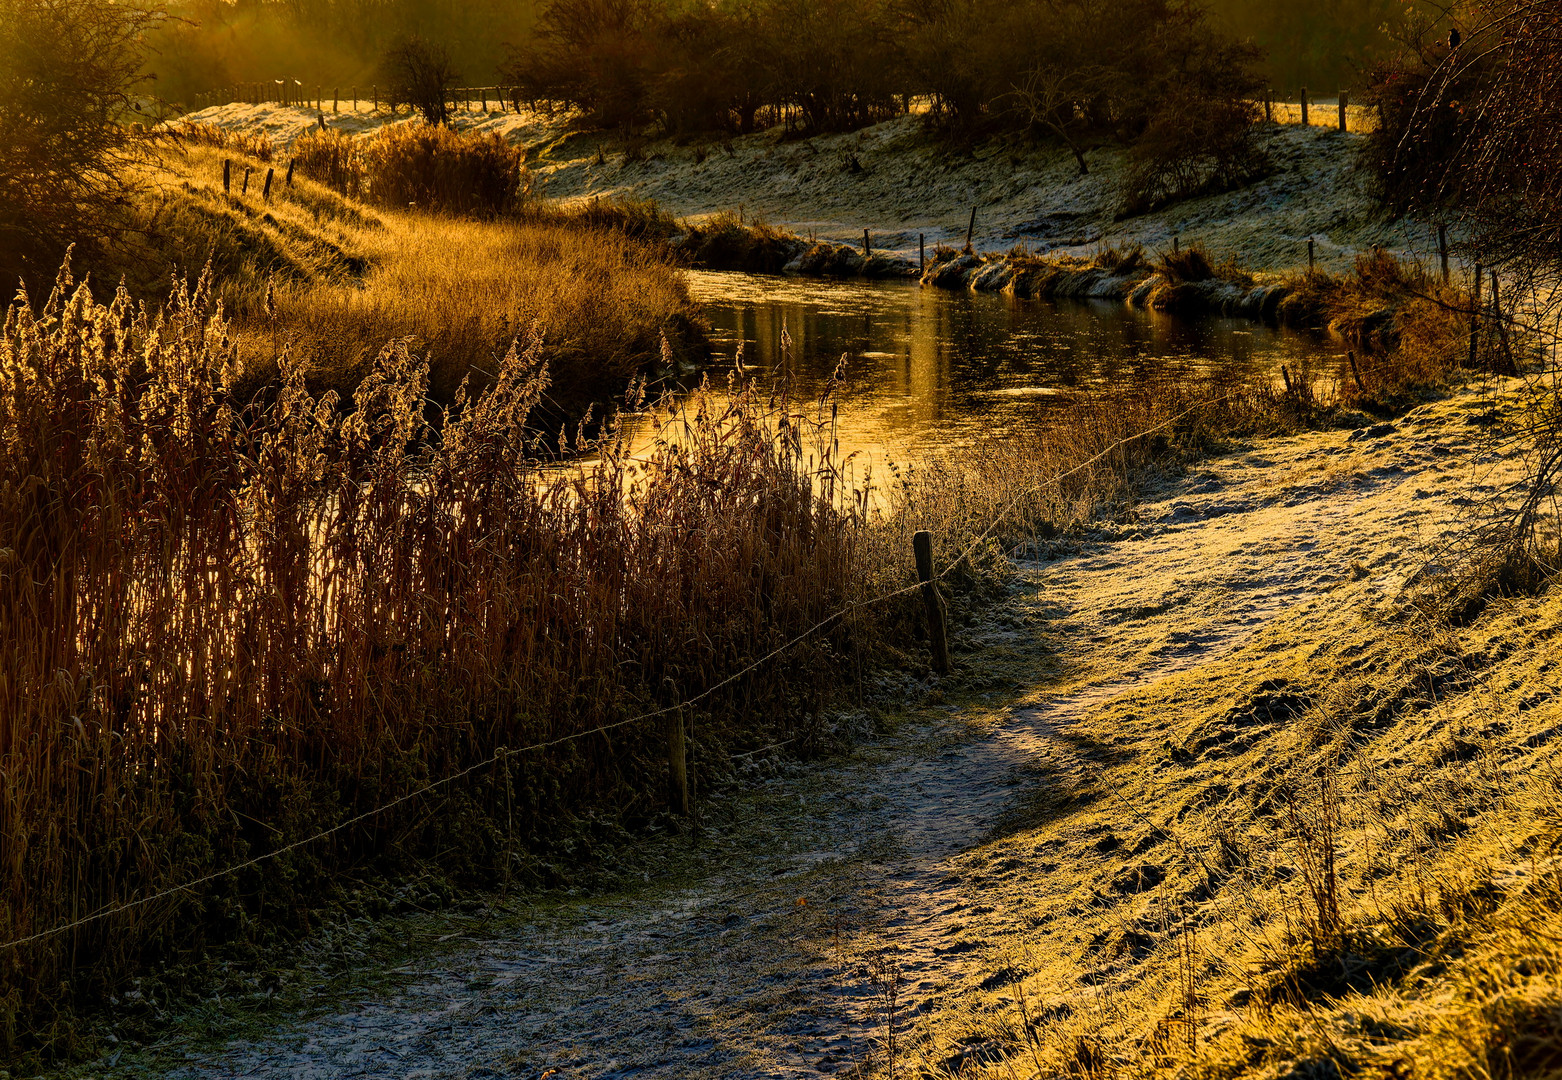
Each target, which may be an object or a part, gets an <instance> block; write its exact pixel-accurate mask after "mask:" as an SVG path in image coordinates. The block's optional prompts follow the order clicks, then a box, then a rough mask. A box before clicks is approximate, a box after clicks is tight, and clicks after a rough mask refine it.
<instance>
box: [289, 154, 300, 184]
mask: <svg viewBox="0 0 1562 1080" xmlns="http://www.w3.org/2000/svg"><path fill="white" fill-rule="evenodd" d="M297 164H298V159H297V158H288V159H287V186H288V187H292V186H293V166H294V165H297Z"/></svg>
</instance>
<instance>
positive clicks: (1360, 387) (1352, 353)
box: [1345, 349, 1367, 394]
mask: <svg viewBox="0 0 1562 1080" xmlns="http://www.w3.org/2000/svg"><path fill="white" fill-rule="evenodd" d="M1345 355H1346V356H1347V357H1348V358H1349V359H1350V374H1351V378H1353V379H1355V380H1356V391H1357V392H1358V393H1362V394H1365V393H1366V392H1367V387H1366V386H1365V385H1364V384H1363V383H1362V381H1361V369H1360V368H1359V367H1357V366H1356V350H1355V349H1346V350H1345Z"/></svg>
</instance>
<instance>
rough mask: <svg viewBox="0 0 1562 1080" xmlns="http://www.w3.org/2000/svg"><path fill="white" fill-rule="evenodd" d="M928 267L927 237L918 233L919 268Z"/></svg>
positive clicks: (920, 269) (924, 268) (921, 269)
mask: <svg viewBox="0 0 1562 1080" xmlns="http://www.w3.org/2000/svg"><path fill="white" fill-rule="evenodd" d="M926 269H927V237H926V236H925V235H924V234H922V233H917V270H918V271H923V270H926Z"/></svg>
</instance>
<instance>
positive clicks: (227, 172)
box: [222, 160, 233, 195]
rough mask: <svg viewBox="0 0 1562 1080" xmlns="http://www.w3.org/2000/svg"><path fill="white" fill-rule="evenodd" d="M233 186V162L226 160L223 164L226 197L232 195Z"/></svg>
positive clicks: (223, 185) (223, 186) (223, 191)
mask: <svg viewBox="0 0 1562 1080" xmlns="http://www.w3.org/2000/svg"><path fill="white" fill-rule="evenodd" d="M232 184H233V162H231V161H227V160H224V161H223V163H222V193H223V194H224V195H231V194H232V193H233V188H232Z"/></svg>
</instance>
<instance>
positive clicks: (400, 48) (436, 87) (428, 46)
mask: <svg viewBox="0 0 1562 1080" xmlns="http://www.w3.org/2000/svg"><path fill="white" fill-rule="evenodd" d="M383 66H384V69H385V74H386V77H387V78H388V79H389V81H390V94H391V101H392V102H394V103H400V104H406V105H411V106H412V107H413V108H414V109H417V110H418V112H420V113H422V114H423V119H424V120H425V121H427V122H428V123H430V124H440V125H443V124H447V123H449V122H450V100H449V96H448V91H449V89H450V87H452V86H454V85H455V82H456V80H457V79H459V78H460V76H459V75H458V74H456V70H455V67H454V66H453V65H452V64H451V62H450V53H449V52H448V51H447V50H446V49H445V47H444V46H443V45H439V44H437V43H435V42H432V41H428V40H427V39H425V38H421V37H417V36H413V37H410V38H407V39H406V40H405V41H403V42H401V43H400V44H399V45H397V46H396V47H394V48H393V49H391V50H390V52H388V53H386V55H385V60H384V64H383Z"/></svg>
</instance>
